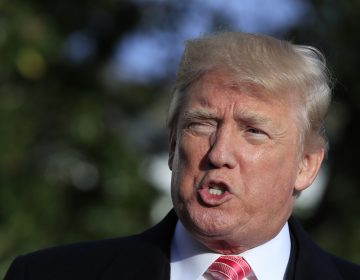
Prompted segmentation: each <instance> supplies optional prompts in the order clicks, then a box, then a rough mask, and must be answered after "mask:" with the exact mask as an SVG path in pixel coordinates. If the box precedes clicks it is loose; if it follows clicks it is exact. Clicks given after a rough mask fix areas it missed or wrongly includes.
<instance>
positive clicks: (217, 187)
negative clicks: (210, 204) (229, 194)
mask: <svg viewBox="0 0 360 280" xmlns="http://www.w3.org/2000/svg"><path fill="white" fill-rule="evenodd" d="M225 191H226V187H225V186H223V185H221V184H211V185H209V188H208V192H209V194H212V195H219V196H220V195H223V194H224V193H225Z"/></svg>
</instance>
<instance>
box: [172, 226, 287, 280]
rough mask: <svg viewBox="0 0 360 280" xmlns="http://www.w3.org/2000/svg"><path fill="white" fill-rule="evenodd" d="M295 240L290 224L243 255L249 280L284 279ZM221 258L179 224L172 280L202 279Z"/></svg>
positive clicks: (176, 229) (173, 246)
mask: <svg viewBox="0 0 360 280" xmlns="http://www.w3.org/2000/svg"><path fill="white" fill-rule="evenodd" d="M290 250H291V241H290V234H289V227H288V224H287V223H286V224H285V225H284V227H283V228H282V229H281V231H280V232H279V233H278V235H276V236H275V237H274V238H273V239H271V240H269V241H268V242H266V243H264V244H262V245H260V246H258V247H255V248H252V249H250V250H248V251H246V252H243V253H241V254H239V256H242V257H244V258H245V260H246V261H247V262H248V264H249V265H250V267H251V269H252V273H251V274H250V275H249V276H248V277H246V278H244V279H246V280H281V279H284V275H285V271H286V267H287V264H288V262H289V258H290ZM219 256H220V254H217V253H214V252H211V251H209V249H207V248H206V247H205V246H203V245H202V244H201V243H200V242H198V241H196V240H195V239H194V238H193V237H192V236H191V234H190V233H189V232H188V231H187V230H186V229H185V228H184V226H183V225H182V224H181V222H180V221H178V223H177V225H176V228H175V233H174V237H173V240H172V243H171V263H170V264H171V276H170V279H171V280H184V279H186V280H192V279H194V280H201V279H205V278H204V277H203V274H204V272H205V271H206V270H207V269H208V267H209V266H210V265H211V264H212V263H213V262H214V261H215V260H216V259H217V258H218V257H219Z"/></svg>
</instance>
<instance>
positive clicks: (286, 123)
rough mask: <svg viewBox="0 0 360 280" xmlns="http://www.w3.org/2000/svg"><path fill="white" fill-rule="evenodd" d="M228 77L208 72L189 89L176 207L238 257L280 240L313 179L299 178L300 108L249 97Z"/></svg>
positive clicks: (175, 159)
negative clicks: (298, 197)
mask: <svg viewBox="0 0 360 280" xmlns="http://www.w3.org/2000/svg"><path fill="white" fill-rule="evenodd" d="M228 77H229V75H226V72H209V73H207V74H205V75H204V76H203V77H201V78H200V79H199V80H198V81H197V82H195V84H193V85H192V86H191V87H190V89H189V92H188V93H187V97H186V101H185V103H184V105H183V107H182V110H181V112H180V117H179V121H178V126H177V131H176V133H175V134H176V135H174V136H173V139H172V141H171V143H170V159H169V165H170V168H171V169H172V171H173V174H172V186H171V188H172V199H173V203H174V207H175V210H176V212H177V214H178V216H179V218H180V220H181V221H182V222H183V224H184V225H185V226H186V228H187V229H188V230H189V231H190V232H192V234H193V235H194V237H195V238H197V239H198V240H200V241H201V242H202V243H203V244H205V245H206V246H207V247H209V248H210V249H212V250H214V251H218V252H221V253H238V252H240V251H244V250H247V249H249V248H251V247H254V246H256V245H259V244H261V243H263V242H265V241H267V240H269V239H271V238H272V237H273V236H275V235H276V234H277V233H278V231H279V230H280V229H281V227H282V226H283V225H284V223H285V221H286V220H287V219H288V217H289V215H290V213H291V210H292V207H293V203H294V195H293V194H294V190H295V189H297V190H302V189H303V188H305V187H306V186H307V185H308V184H310V183H311V180H312V179H313V178H309V182H307V181H306V180H305V181H306V182H304V178H303V177H301V176H302V175H299V174H301V168H300V166H301V164H300V163H301V162H302V156H299V142H298V141H299V128H298V126H297V123H298V120H297V119H296V114H295V108H294V105H291V102H289V101H285V100H286V98H284V99H285V100H283V101H280V100H278V99H271V98H270V97H265V98H260V97H257V95H256V94H247V92H246V87H244V88H243V89H241V90H240V89H239V87H235V86H231V85H230V84H229V82H230V81H231V80H229V78H228ZM316 172H317V170H316ZM300 177H301V178H300Z"/></svg>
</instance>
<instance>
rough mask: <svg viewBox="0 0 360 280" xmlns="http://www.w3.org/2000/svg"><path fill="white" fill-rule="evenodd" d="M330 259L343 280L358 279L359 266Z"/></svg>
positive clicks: (340, 259)
mask: <svg viewBox="0 0 360 280" xmlns="http://www.w3.org/2000/svg"><path fill="white" fill-rule="evenodd" d="M332 259H333V261H334V263H335V265H336V267H337V269H338V271H339V273H340V274H341V276H342V277H343V278H344V279H360V265H358V264H355V263H352V262H350V261H348V260H345V259H342V258H339V257H336V256H332Z"/></svg>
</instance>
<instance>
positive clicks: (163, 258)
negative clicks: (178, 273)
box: [100, 210, 177, 280]
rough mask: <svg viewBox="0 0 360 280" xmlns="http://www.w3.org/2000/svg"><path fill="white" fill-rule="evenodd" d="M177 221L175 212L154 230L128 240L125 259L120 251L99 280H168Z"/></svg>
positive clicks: (171, 212) (170, 213)
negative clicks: (171, 248) (172, 242)
mask: <svg viewBox="0 0 360 280" xmlns="http://www.w3.org/2000/svg"><path fill="white" fill-rule="evenodd" d="M176 222H177V217H176V214H175V211H174V210H172V211H170V212H169V214H168V215H167V216H166V217H165V218H164V219H163V220H162V221H161V222H160V223H159V224H157V225H155V226H154V227H153V228H151V229H149V230H147V231H145V232H143V233H141V234H139V235H137V236H135V237H132V238H129V242H128V243H127V244H128V248H125V250H124V252H126V256H124V255H123V254H121V252H120V254H119V256H118V257H117V258H116V259H115V260H114V261H113V262H112V263H111V264H110V265H109V267H108V268H107V269H106V271H105V273H104V274H103V275H102V276H101V278H100V279H101V280H115V279H116V280H119V279H134V280H135V279H154V280H155V279H156V280H169V279H170V247H171V240H172V236H173V234H174V230H175V225H176ZM124 268H126V269H124Z"/></svg>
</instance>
